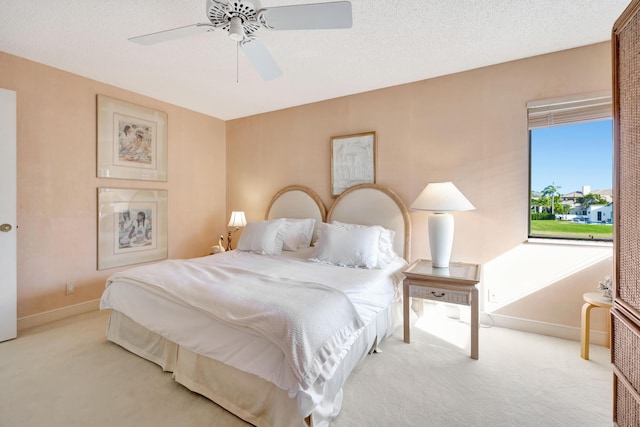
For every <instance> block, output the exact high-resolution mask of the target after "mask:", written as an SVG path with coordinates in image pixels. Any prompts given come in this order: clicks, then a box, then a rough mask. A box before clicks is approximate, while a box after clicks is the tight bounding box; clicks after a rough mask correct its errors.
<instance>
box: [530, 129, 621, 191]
mask: <svg viewBox="0 0 640 427" xmlns="http://www.w3.org/2000/svg"><path fill="white" fill-rule="evenodd" d="M531 140H532V144H531V189H532V190H533V191H542V189H543V188H545V187H546V186H547V185H555V186H556V187H560V188H559V190H558V191H559V192H560V193H561V194H565V193H570V192H572V191H578V190H580V191H581V190H582V186H583V185H588V186H590V187H591V190H604V189H608V188H612V182H613V178H612V174H613V142H612V141H613V124H612V121H611V120H601V121H597V122H587V123H580V124H575V125H566V126H556V127H550V128H542V129H534V130H532V131H531Z"/></svg>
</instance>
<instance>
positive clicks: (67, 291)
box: [64, 282, 73, 295]
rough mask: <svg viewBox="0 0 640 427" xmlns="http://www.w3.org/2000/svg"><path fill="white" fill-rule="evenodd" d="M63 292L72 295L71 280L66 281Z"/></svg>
mask: <svg viewBox="0 0 640 427" xmlns="http://www.w3.org/2000/svg"><path fill="white" fill-rule="evenodd" d="M64 294H65V295H73V283H71V282H67V284H66V286H65V288H64Z"/></svg>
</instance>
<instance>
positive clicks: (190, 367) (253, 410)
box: [107, 304, 401, 427]
mask: <svg viewBox="0 0 640 427" xmlns="http://www.w3.org/2000/svg"><path fill="white" fill-rule="evenodd" d="M399 319H401V304H394V305H393V306H391V307H389V309H388V310H384V311H383V312H382V313H380V314H379V315H378V316H377V317H376V318H375V319H374V322H372V323H374V324H373V325H369V326H370V327H367V328H365V331H364V332H363V336H362V337H360V338H361V339H359V340H357V341H356V342H355V343H354V346H353V347H354V348H352V350H351V351H350V353H349V355H348V359H350V360H349V361H348V362H349V363H347V364H346V365H347V367H346V368H345V369H344V370H343V371H342V372H341V373H340V375H336V378H335V379H334V380H335V381H332V382H328V383H327V384H326V387H327V388H328V389H333V390H331V392H329V393H327V394H326V395H327V396H331V397H330V398H325V401H322V402H320V404H319V405H317V406H316V407H315V408H314V409H313V412H312V413H311V414H308V415H307V416H304V415H302V414H300V408H301V407H302V406H304V405H303V404H301V403H300V402H298V401H297V399H296V398H295V397H290V396H289V395H288V393H287V391H286V390H283V389H281V388H279V387H277V386H275V385H274V384H272V383H271V382H269V381H266V380H264V379H262V378H260V377H258V376H256V375H253V374H250V373H246V372H243V371H241V370H239V369H236V368H234V367H231V366H229V365H225V364H224V363H222V362H218V361H216V360H213V359H211V358H209V357H206V356H202V355H199V354H197V353H194V352H193V351H190V350H188V349H186V348H184V347H180V346H179V345H177V344H176V343H174V342H172V341H170V340H168V339H166V338H164V337H162V336H160V335H158V334H156V333H154V332H151V331H149V330H148V329H146V328H144V327H143V326H141V325H139V324H138V323H136V322H135V321H133V320H131V319H130V318H129V317H127V316H126V315H124V314H122V313H121V312H119V311H116V310H111V314H110V316H109V322H108V325H107V339H108V340H109V341H112V342H114V343H115V344H118V345H120V346H121V347H123V348H125V349H126V350H128V351H130V352H132V353H134V354H136V355H138V356H140V357H142V358H144V359H147V360H149V361H151V362H154V363H156V364H157V365H159V366H160V367H161V368H162V369H163V370H164V371H167V372H172V373H173V378H174V380H175V381H176V382H178V383H180V384H182V385H184V386H185V387H186V388H188V389H189V390H191V391H193V392H195V393H198V394H201V395H203V396H205V397H206V398H208V399H210V400H211V401H213V402H215V403H216V404H218V405H219V406H221V407H223V408H224V409H226V410H227V411H229V412H231V413H233V414H235V415H236V416H238V417H240V418H242V419H243V420H245V421H247V422H249V423H251V424H253V425H255V426H258V427H281V426H282V427H307V426H313V427H323V426H328V425H329V422H330V420H332V419H333V418H335V417H336V416H337V415H338V413H339V412H340V409H341V405H342V385H343V384H344V381H346V378H347V377H348V376H349V374H350V373H351V370H352V369H353V368H354V367H355V366H356V365H357V363H358V362H359V361H360V360H361V359H362V358H364V357H365V356H366V354H367V353H371V352H372V350H375V348H376V346H377V345H378V344H379V342H381V341H382V340H383V339H384V338H386V337H387V336H389V335H390V334H391V333H393V331H394V330H395V329H396V327H398V326H399V324H400V322H399Z"/></svg>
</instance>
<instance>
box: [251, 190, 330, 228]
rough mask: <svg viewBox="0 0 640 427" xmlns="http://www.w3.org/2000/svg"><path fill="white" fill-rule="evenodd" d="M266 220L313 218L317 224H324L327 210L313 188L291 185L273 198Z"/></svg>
mask: <svg viewBox="0 0 640 427" xmlns="http://www.w3.org/2000/svg"><path fill="white" fill-rule="evenodd" d="M264 218H265V219H267V220H270V219H276V218H313V219H315V220H316V222H324V221H325V220H326V218H327V208H326V207H325V206H324V203H322V200H321V199H320V197H319V196H318V194H317V193H316V192H315V191H313V190H312V189H311V188H309V187H305V186H302V185H289V186H287V187H284V188H283V189H282V190H280V191H278V192H277V193H276V194H275V195H274V196H273V198H272V199H271V202H269V206H268V207H267V211H266V213H265V216H264Z"/></svg>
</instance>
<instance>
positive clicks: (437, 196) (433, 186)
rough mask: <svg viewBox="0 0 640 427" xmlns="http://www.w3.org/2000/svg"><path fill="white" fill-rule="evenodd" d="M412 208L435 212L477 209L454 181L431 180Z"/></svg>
mask: <svg viewBox="0 0 640 427" xmlns="http://www.w3.org/2000/svg"><path fill="white" fill-rule="evenodd" d="M410 208H411V209H415V210H419V211H433V212H453V211H470V210H473V209H475V206H473V205H472V204H471V202H470V201H469V200H467V198H466V197H464V195H463V194H462V193H461V192H460V190H458V188H457V187H456V186H455V185H453V183H452V182H431V183H429V184H427V186H426V187H425V188H424V190H422V193H420V195H419V196H418V198H417V199H416V200H415V201H414V202H413V203H412V204H411V206H410Z"/></svg>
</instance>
